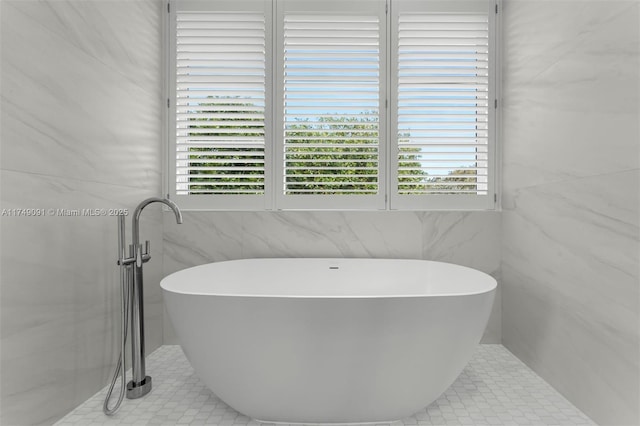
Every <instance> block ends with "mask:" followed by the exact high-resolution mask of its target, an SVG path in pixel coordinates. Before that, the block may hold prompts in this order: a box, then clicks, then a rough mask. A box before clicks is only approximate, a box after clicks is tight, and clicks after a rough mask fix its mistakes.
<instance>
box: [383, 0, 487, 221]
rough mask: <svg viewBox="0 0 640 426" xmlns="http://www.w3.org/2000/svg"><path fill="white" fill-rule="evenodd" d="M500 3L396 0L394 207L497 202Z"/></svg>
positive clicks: (480, 206) (472, 206)
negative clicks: (495, 66) (496, 60)
mask: <svg viewBox="0 0 640 426" xmlns="http://www.w3.org/2000/svg"><path fill="white" fill-rule="evenodd" d="M494 15H495V10H494V3H493V2H488V1H482V0H478V1H413V0H394V1H393V2H392V18H391V25H392V45H393V46H392V58H393V61H392V64H393V65H392V86H395V87H393V92H394V96H395V98H394V101H395V102H394V109H393V111H392V114H391V116H392V117H391V121H392V123H391V126H392V127H391V132H392V138H393V139H394V141H395V147H394V148H395V149H394V150H393V154H392V163H391V164H392V170H393V173H394V176H392V181H391V187H392V191H391V196H392V198H391V208H394V209H396V208H401V209H407V208H428V209H439V208H442V209H456V208H460V209H488V208H493V205H494V204H493V203H494V195H493V194H494V182H493V180H494V172H493V168H494V137H495V130H494V128H493V127H492V126H493V122H494V114H495V111H494V93H495V88H494V78H495V77H494V75H493V74H494V69H493V63H494V48H493V44H492V42H491V40H493V39H494V37H493V34H492V32H493V30H494V27H495V26H494V24H493V22H494V19H495V18H494Z"/></svg>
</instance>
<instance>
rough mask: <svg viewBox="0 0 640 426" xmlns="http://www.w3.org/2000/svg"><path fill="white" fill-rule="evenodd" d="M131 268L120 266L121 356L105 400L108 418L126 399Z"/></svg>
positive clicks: (105, 411)
mask: <svg viewBox="0 0 640 426" xmlns="http://www.w3.org/2000/svg"><path fill="white" fill-rule="evenodd" d="M130 270H131V266H128V265H124V264H121V265H120V299H121V300H120V303H121V312H120V314H121V315H120V324H121V331H120V356H119V357H118V362H117V364H116V369H115V372H114V373H113V378H112V379H111V384H110V385H109V390H108V391H107V396H106V397H105V399H104V405H103V406H102V411H104V413H105V414H106V415H107V416H113V415H114V414H115V413H116V411H118V408H120V404H122V400H123V399H124V392H125V390H126V383H127V377H126V371H127V369H126V362H125V346H126V344H127V328H128V322H129V300H130V292H131V285H130V284H131V274H130ZM118 375H119V376H120V394H119V395H118V400H117V401H116V404H115V405H114V406H113V407H112V408H109V401H110V400H111V394H112V393H113V388H114V387H115V385H116V382H117V381H118Z"/></svg>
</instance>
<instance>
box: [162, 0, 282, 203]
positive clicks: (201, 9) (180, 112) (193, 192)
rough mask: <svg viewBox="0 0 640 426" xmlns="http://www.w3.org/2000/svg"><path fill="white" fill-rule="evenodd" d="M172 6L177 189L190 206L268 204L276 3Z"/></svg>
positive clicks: (177, 194)
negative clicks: (272, 16)
mask: <svg viewBox="0 0 640 426" xmlns="http://www.w3.org/2000/svg"><path fill="white" fill-rule="evenodd" d="M172 6H174V9H175V10H174V11H172V20H171V24H172V26H171V27H172V35H173V37H172V40H173V42H174V43H173V51H172V54H173V55H175V56H174V58H173V59H174V61H173V63H175V68H174V69H173V78H172V84H173V87H172V92H173V95H174V97H173V102H172V105H171V108H172V110H173V113H172V114H171V116H172V117H173V118H174V120H173V123H172V124H173V125H172V126H171V128H170V129H169V132H170V135H171V136H172V137H173V144H172V147H171V148H172V152H171V155H170V158H171V160H170V161H172V164H170V166H171V167H173V170H172V173H171V176H172V177H173V182H170V187H172V188H171V189H173V190H174V192H173V194H172V195H173V196H174V198H176V199H178V200H180V204H181V205H183V206H185V207H186V208H198V207H199V206H203V207H205V206H206V207H207V208H211V206H216V201H215V199H219V206H220V208H224V209H232V208H239V209H245V208H247V209H256V208H265V207H267V206H268V197H265V192H266V191H267V189H268V186H269V184H270V180H269V179H267V177H266V176H267V175H266V172H268V171H269V167H268V163H269V159H270V148H269V147H270V137H269V132H270V124H269V121H270V111H269V99H270V84H269V82H270V78H271V76H270V72H269V70H270V68H271V66H270V63H271V61H270V56H271V46H270V25H271V24H270V13H271V3H270V2H269V1H264V0H261V1H242V2H237V1H180V2H173V3H172ZM214 208H215V207H214Z"/></svg>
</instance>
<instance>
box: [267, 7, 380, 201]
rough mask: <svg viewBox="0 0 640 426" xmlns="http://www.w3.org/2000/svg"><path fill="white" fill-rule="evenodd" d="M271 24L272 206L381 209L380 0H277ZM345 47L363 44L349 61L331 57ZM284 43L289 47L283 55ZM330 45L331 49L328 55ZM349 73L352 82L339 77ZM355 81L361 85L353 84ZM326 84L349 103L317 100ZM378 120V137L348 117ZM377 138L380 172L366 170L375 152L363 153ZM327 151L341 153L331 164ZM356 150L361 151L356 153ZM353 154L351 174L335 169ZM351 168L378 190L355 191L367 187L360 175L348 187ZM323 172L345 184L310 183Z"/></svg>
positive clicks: (328, 95)
mask: <svg viewBox="0 0 640 426" xmlns="http://www.w3.org/2000/svg"><path fill="white" fill-rule="evenodd" d="M363 11H364V12H363ZM275 22H276V28H277V30H276V49H275V50H276V52H275V53H276V55H277V61H276V70H277V71H276V75H277V81H276V96H275V101H276V105H275V111H276V114H275V116H276V127H275V141H276V152H275V158H274V161H275V167H274V172H275V185H274V196H275V204H276V205H277V206H278V208H279V209H287V210H383V209H385V208H386V205H385V193H386V172H387V167H386V143H385V141H386V140H387V138H386V119H385V115H386V111H385V104H384V102H385V99H386V59H387V53H386V52H387V50H386V49H387V42H386V15H385V1H384V0H375V1H371V0H355V1H353V2H341V1H336V0H327V1H323V2H305V1H295V0H293V1H292V0H277V1H276V21H275ZM329 28H332V29H333V31H330V30H329ZM349 43H352V44H351V45H352V46H353V45H355V46H360V47H359V48H355V49H351V51H352V54H351V55H349V56H347V55H339V54H336V53H335V52H336V51H337V50H339V49H340V48H343V49H346V48H347V47H346V46H349ZM285 46H286V47H287V48H288V50H287V51H286V53H285ZM318 46H320V47H323V50H321V51H320V52H306V51H305V48H310V47H318ZM328 46H330V47H328ZM330 48H335V50H333V51H331V50H330ZM371 48H374V49H376V48H377V49H378V55H377V58H373V57H372V55H371V53H369V52H368V51H367V49H369V50H371ZM286 67H288V68H286ZM376 68H377V69H376ZM287 72H292V73H293V74H287ZM376 73H377V75H376ZM347 74H348V75H349V77H350V78H351V79H349V78H344V77H342V76H344V75H347ZM291 76H292V77H291ZM336 76H337V77H336ZM338 80H343V81H338ZM356 80H360V81H359V82H357V84H355V83H354V81H356ZM327 83H328V84H329V85H330V86H331V87H330V88H331V90H333V91H335V92H338V91H339V93H340V95H341V96H345V99H346V100H348V101H349V102H348V103H345V102H342V104H341V105H336V100H335V97H333V95H334V94H335V93H333V94H332V93H324V95H325V96H324V97H322V96H320V94H321V93H322V91H325V92H328V90H329V88H328V87H327ZM375 93H377V96H375V95H374V94H375ZM285 96H287V97H286V98H285ZM372 101H373V102H372ZM373 104H375V107H372V105H373ZM366 108H371V110H375V111H374V112H373V113H371V114H369V115H368V114H366V113H363V111H364V110H365V109H366ZM296 109H297V110H296ZM329 112H332V113H331V114H330V113H329ZM333 117H342V119H343V120H345V123H342V124H341V123H333V122H332V119H333ZM376 118H377V126H378V128H377V135H375V134H373V135H372V133H375V132H373V131H371V130H370V129H357V128H356V124H355V123H351V124H350V123H349V120H353V121H355V120H360V119H362V120H373V121H372V122H375V120H376ZM304 120H308V121H307V122H305V121H304ZM322 120H325V122H324V123H323V122H322ZM296 124H301V126H304V125H308V127H310V128H308V129H305V128H299V129H296V128H295V127H294V126H295V125H296ZM323 124H324V127H325V129H326V132H325V133H326V134H325V135H324V136H323V137H322V138H318V136H317V135H316V134H314V133H316V132H317V130H313V129H314V128H320V127H322V126H323ZM341 126H342V127H341ZM350 126H351V127H350ZM341 129H342V130H343V131H341ZM347 130H351V131H350V132H348V131H347ZM376 140H377V142H378V143H377V146H376V147H375V150H377V167H375V168H371V167H369V166H368V163H371V162H374V163H375V161H369V160H372V159H373V158H374V157H375V155H369V154H373V152H371V151H369V150H368V148H374V145H376V144H375V141H376ZM296 141H299V143H296ZM303 141H304V143H302V142H303ZM341 143H344V145H341ZM346 146H349V147H351V148H353V151H347V152H345V151H344V149H343V148H344V147H346ZM327 150H334V152H339V154H335V155H334V156H333V159H332V160H331V161H325V162H323V161H322V159H320V158H319V157H318V156H317V153H320V152H322V153H324V154H325V157H327V156H328V157H329V158H332V157H331V156H330V154H329V155H327V154H328V153H327V152H326V151H327ZM357 150H362V151H363V152H359V153H358V152H356V151H357ZM314 153H315V154H314ZM313 155H316V157H313ZM354 157H357V158H359V160H358V161H352V163H353V164H354V167H351V168H349V170H348V171H347V170H344V169H341V168H340V167H339V166H340V165H341V164H346V163H348V161H349V159H350V158H354ZM313 158H316V160H313ZM294 163H295V166H293V164H294ZM287 165H290V166H292V167H287ZM303 166H306V167H303ZM323 167H324V168H323ZM354 170H355V171H356V173H361V174H366V176H374V175H375V176H376V183H377V191H375V192H369V191H365V192H367V193H359V194H356V192H358V191H360V190H362V189H368V188H369V185H368V184H366V183H363V182H362V181H363V180H366V179H367V178H363V177H362V176H361V175H356V176H358V178H356V179H355V180H351V182H349V176H347V175H350V174H351V173H350V172H352V171H354ZM302 172H305V175H304V176H303V175H301V174H300V173H302ZM323 174H327V175H331V176H332V177H333V178H336V179H337V180H343V182H342V183H341V184H335V185H334V184H332V183H330V182H327V181H326V180H325V182H324V183H322V182H319V183H318V186H313V184H314V181H315V180H319V181H323V178H322V177H321V176H319V175H323ZM352 176H353V175H352ZM296 181H302V182H296ZM350 183H351V184H352V185H351V186H350V185H349V184H350ZM321 192H324V193H321Z"/></svg>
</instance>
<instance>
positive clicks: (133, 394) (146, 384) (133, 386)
mask: <svg viewBox="0 0 640 426" xmlns="http://www.w3.org/2000/svg"><path fill="white" fill-rule="evenodd" d="M150 391H151V377H150V376H146V377H145V378H144V379H142V381H141V382H139V383H134V381H133V380H131V381H130V382H129V383H127V399H138V398H142V397H143V396H145V395H146V394H148V393H149V392H150Z"/></svg>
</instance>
